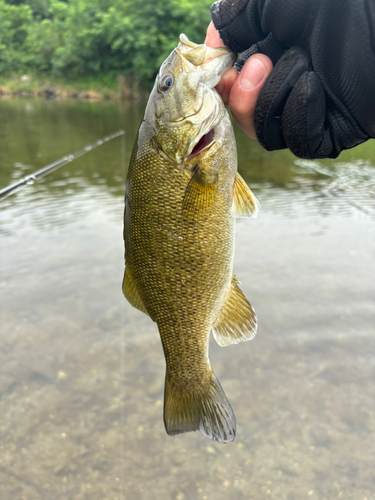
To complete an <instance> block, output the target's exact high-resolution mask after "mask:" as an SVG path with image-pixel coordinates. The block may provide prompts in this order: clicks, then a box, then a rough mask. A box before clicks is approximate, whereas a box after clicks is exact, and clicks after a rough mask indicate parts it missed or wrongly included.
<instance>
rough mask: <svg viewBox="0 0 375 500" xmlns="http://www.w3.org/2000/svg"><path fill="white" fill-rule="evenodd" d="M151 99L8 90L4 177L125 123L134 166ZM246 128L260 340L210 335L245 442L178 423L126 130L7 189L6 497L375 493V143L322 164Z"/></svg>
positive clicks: (250, 253) (252, 293) (244, 277)
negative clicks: (127, 239)
mask: <svg viewBox="0 0 375 500" xmlns="http://www.w3.org/2000/svg"><path fill="white" fill-rule="evenodd" d="M143 105H144V103H133V104H130V103H128V104H126V105H124V106H118V105H117V104H114V103H109V102H102V103H94V104H93V103H75V102H57V101H56V102H53V101H52V102H44V101H37V100H35V101H34V100H30V101H28V100H16V99H12V100H9V101H0V112H1V114H2V118H3V119H2V121H1V123H0V141H1V144H2V147H1V148H0V161H1V164H2V169H1V170H0V186H2V187H3V186H5V185H7V184H8V183H10V182H12V181H13V180H14V179H15V178H17V176H19V177H23V176H24V175H26V174H29V173H32V172H33V171H35V170H37V169H39V168H41V167H43V166H44V165H46V164H48V163H50V162H52V161H54V160H56V159H58V158H60V157H62V156H64V155H66V154H67V153H70V152H73V151H75V150H78V149H80V148H81V147H82V146H84V145H85V144H89V143H91V142H93V141H95V140H97V139H98V138H100V137H103V136H105V135H106V134H108V133H110V132H113V131H115V130H118V129H120V128H123V129H125V131H126V151H125V158H126V159H125V164H126V165H127V164H128V160H129V156H130V152H131V147H132V143H133V141H134V138H135V134H136V132H137V127H138V123H139V122H140V120H141V118H142V113H143ZM236 133H237V138H238V150H239V162H240V171H241V174H242V175H243V177H244V178H245V179H246V180H247V182H249V184H250V185H251V187H252V188H253V190H254V192H255V194H256V195H257V197H258V198H259V200H260V202H261V205H262V210H261V212H260V214H259V217H258V219H257V220H256V221H255V220H252V219H251V220H244V221H242V222H241V223H240V224H239V225H238V230H237V237H236V260H235V273H236V275H237V276H238V277H239V279H240V280H241V282H242V285H241V287H242V289H243V290H244V292H245V293H246V295H247V296H248V298H249V299H250V301H251V302H252V303H253V305H254V307H255V308H256V310H257V314H258V318H259V333H258V336H257V337H256V339H255V340H253V341H252V342H249V343H246V344H242V345H238V346H233V347H228V348H224V349H221V348H219V347H218V346H217V345H215V344H214V343H212V345H211V355H210V357H211V361H212V365H213V368H214V370H215V372H216V374H217V376H218V378H219V379H220V381H221V382H222V384H223V387H224V389H225V391H226V393H227V395H228V397H229V399H230V401H231V402H232V404H233V407H234V410H235V413H236V416H237V419H238V435H237V438H236V440H235V442H234V443H233V444H232V445H227V446H220V445H217V444H215V443H212V442H209V441H207V440H204V439H203V438H202V437H201V436H200V435H198V434H197V433H195V434H190V435H184V436H180V437H176V438H174V439H172V438H169V437H168V436H167V435H166V434H165V431H164V428H163V423H162V398H163V382H164V369H165V367H164V358H163V353H162V348H161V345H160V340H159V337H158V334H157V329H156V326H155V325H154V324H153V323H152V322H151V321H150V319H149V318H147V317H146V316H144V315H142V314H141V313H140V312H139V311H136V310H135V309H133V308H131V306H130V305H129V304H127V303H126V302H125V300H124V299H123V297H122V294H121V279H122V273H123V243H122V212H123V194H124V188H125V177H126V172H125V168H124V161H123V156H122V154H123V153H122V151H121V145H120V141H119V142H118V143H115V142H112V143H109V144H106V145H103V146H102V147H100V148H98V149H97V150H95V151H93V152H89V153H88V154H87V155H85V156H83V157H82V158H79V159H78V160H76V161H74V162H72V163H70V164H68V165H66V166H65V167H63V168H62V169H61V170H59V171H56V172H54V173H53V174H51V175H50V176H48V177H46V178H45V179H43V180H42V181H40V182H38V183H36V184H34V185H33V186H29V187H27V188H25V189H24V190H23V191H21V192H19V193H17V194H15V195H14V196H12V197H10V198H8V199H6V200H5V201H4V202H2V203H0V256H1V265H0V300H1V302H0V304H1V306H0V411H1V415H2V418H1V421H0V498H1V499H2V500H3V499H4V500H8V499H9V500H14V499H15V498H20V499H21V498H27V499H38V500H39V499H46V500H50V499H51V498H54V499H62V500H63V499H64V500H65V499H77V500H82V499H90V500H95V499H98V500H99V499H100V500H103V499H104V498H106V499H108V500H116V499H117V500H120V499H121V500H133V499H134V500H138V499H140V500H149V499H154V498H155V499H156V498H163V499H167V500H169V499H171V500H175V499H177V500H190V499H191V500H195V499H202V500H203V499H204V498H206V499H214V500H224V499H225V500H227V499H228V498H232V499H233V500H240V499H254V500H258V499H263V498H275V499H295V500H300V499H301V498H312V499H314V498H316V499H322V500H323V499H324V500H325V499H330V498H355V499H356V500H357V499H363V498H368V499H370V498H375V496H374V493H375V491H374V474H373V463H374V460H375V446H374V445H373V442H374V433H375V411H374V410H375V409H374V379H375V357H374V354H373V353H374V352H375V335H374V333H375V331H374V330H375V328H374V315H375V307H374V299H375V279H374V278H375V276H374V264H373V263H374V257H375V229H374V210H375V206H374V186H375V168H374V163H373V158H374V152H375V149H374V144H373V143H372V142H368V143H367V144H365V145H363V146H361V147H359V148H356V149H355V150H352V151H348V152H345V153H344V154H343V155H341V156H340V158H339V159H338V160H335V161H320V162H307V163H306V162H302V161H299V160H296V159H295V158H294V157H293V156H292V155H291V154H290V153H288V152H285V151H282V152H274V153H271V154H270V153H267V152H265V151H263V150H262V149H261V148H259V146H257V144H256V143H254V142H253V141H250V140H248V139H247V138H245V137H244V136H243V134H242V133H241V132H239V131H237V132H236ZM14 175H16V177H14ZM19 177H18V178H19Z"/></svg>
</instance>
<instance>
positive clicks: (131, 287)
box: [122, 266, 149, 316]
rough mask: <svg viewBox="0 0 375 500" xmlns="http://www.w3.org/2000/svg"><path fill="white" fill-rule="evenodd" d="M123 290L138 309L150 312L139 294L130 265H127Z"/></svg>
mask: <svg viewBox="0 0 375 500" xmlns="http://www.w3.org/2000/svg"><path fill="white" fill-rule="evenodd" d="M122 291H123V293H124V295H125V297H126V298H127V299H128V301H129V302H130V304H131V305H132V306H133V307H135V308H136V309H139V310H140V311H142V312H144V313H145V314H147V315H148V316H149V314H148V312H147V310H146V308H145V306H144V304H143V301H142V299H141V297H140V296H139V293H138V291H137V288H136V286H135V283H134V280H133V277H132V275H131V273H130V269H129V267H128V266H126V267H125V274H124V280H123V282H122Z"/></svg>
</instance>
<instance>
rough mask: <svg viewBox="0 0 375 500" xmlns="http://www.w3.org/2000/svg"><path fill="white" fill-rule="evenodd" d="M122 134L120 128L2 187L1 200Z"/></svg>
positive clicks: (0, 190)
mask: <svg viewBox="0 0 375 500" xmlns="http://www.w3.org/2000/svg"><path fill="white" fill-rule="evenodd" d="M122 135H125V131H124V130H118V131H117V132H115V133H114V134H111V135H107V136H106V137H103V139H99V140H98V141H96V142H94V143H93V144H89V145H88V146H85V147H84V148H82V149H80V150H79V151H77V152H76V153H72V154H70V155H68V156H64V157H63V158H61V159H60V160H57V161H55V162H53V163H50V164H49V165H47V166H46V167H44V168H41V169H40V170H37V171H36V172H34V173H33V174H30V175H27V176H26V177H23V178H22V179H20V180H19V181H17V182H15V183H14V184H11V185H10V186H8V187H6V188H3V189H0V201H2V200H4V199H5V198H6V197H7V196H9V195H11V194H13V193H15V192H16V191H18V190H20V189H22V188H23V187H25V186H30V185H31V184H34V182H36V181H38V180H39V179H42V178H43V177H44V176H46V175H47V174H50V173H51V172H53V171H54V170H57V169H58V168H60V167H62V166H63V165H65V164H66V163H69V162H70V161H73V160H75V159H76V158H78V157H79V156H82V155H84V154H85V153H88V152H89V151H92V150H93V149H95V148H97V147H99V146H102V145H103V144H105V143H106V142H108V141H111V140H112V139H115V138H116V137H120V136H122Z"/></svg>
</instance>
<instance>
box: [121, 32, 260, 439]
mask: <svg viewBox="0 0 375 500" xmlns="http://www.w3.org/2000/svg"><path fill="white" fill-rule="evenodd" d="M202 47H203V48H204V49H203V50H204V51H205V53H204V56H205V57H203V59H202V58H201V61H200V62H201V64H199V65H196V64H193V63H194V54H193V56H192V55H191V52H193V51H194V50H195V51H196V52H197V51H199V50H201V48H202ZM184 51H185V54H186V56H190V60H188V62H187V63H186V61H185V59H184ZM198 55H199V57H201V55H200V54H198ZM213 55H214V57H213ZM211 58H212V59H211ZM215 58H216V59H217V62H216V65H215V64H212V61H213V60H214V59H215ZM223 60H224V64H223ZM232 62H233V55H232V54H231V53H230V52H229V51H228V50H226V49H224V50H223V49H221V50H219V49H208V48H206V47H205V46H204V45H203V46H202V45H196V44H192V42H190V41H188V40H187V39H186V37H184V36H183V35H182V36H181V38H180V44H179V47H178V48H177V49H176V50H175V51H174V52H172V54H171V55H170V57H169V58H168V59H167V60H166V62H165V63H164V64H163V65H162V67H161V70H160V72H159V75H158V77H157V80H156V83H155V87H154V89H153V91H152V93H151V96H150V99H149V102H148V105H147V108H146V112H145V118H144V121H143V122H142V124H141V127H140V130H139V134H138V137H137V140H136V143H135V146H134V149H133V154H132V158H131V162H130V167H129V172H128V178H127V184H126V196H125V230H124V235H125V262H126V270H125V277H124V284H123V288H124V293H125V296H126V297H127V298H128V300H129V301H130V302H131V303H132V304H133V305H134V306H135V307H138V309H140V310H142V311H143V312H145V313H147V314H148V315H149V316H150V317H151V319H152V320H153V321H155V322H156V323H157V325H158V328H159V333H160V337H161V341H162V345H163V350H164V355H165V359H166V382H165V401H164V421H165V426H166V430H167V432H168V433H169V434H171V435H174V434H178V433H181V432H185V431H191V430H198V429H199V430H200V432H201V433H202V434H203V435H204V436H205V437H209V438H211V439H214V440H216V441H219V442H229V441H231V440H233V439H234V436H235V417H234V414H233V411H232V408H231V406H230V404H229V402H228V400H227V398H226V396H225V394H224V392H223V390H222V388H221V386H220V384H219V382H218V381H217V379H216V377H215V376H214V374H213V372H212V370H211V366H210V362H209V358H208V345H209V336H210V331H211V330H212V329H214V331H215V321H217V320H218V318H224V319H220V321H219V324H217V325H216V327H217V334H215V338H216V339H217V340H218V342H219V343H220V344H221V345H226V344H229V343H237V342H238V341H239V340H247V339H248V338H251V337H252V336H253V335H254V334H255V328H256V320H255V314H254V311H253V309H252V307H251V305H250V304H249V303H248V302H247V300H246V299H245V297H244V296H243V294H242V292H241V291H240V290H239V289H238V287H237V284H236V282H235V281H234V280H233V279H232V268H233V255H234V232H235V215H234V214H235V210H236V206H237V208H238V206H239V203H236V196H237V198H238V200H240V201H241V203H242V205H243V206H246V207H247V209H246V210H248V211H249V213H248V214H245V215H249V214H250V213H251V214H254V213H255V212H256V210H257V202H256V200H255V198H254V197H253V195H252V194H251V192H250V190H249V189H248V188H247V187H246V185H245V184H244V183H243V181H242V184H241V181H240V180H238V174H237V156H236V148H235V138H234V134H233V129H232V126H231V123H230V119H229V116H228V114H227V113H226V110H225V107H224V105H223V104H222V102H221V101H220V98H219V97H218V94H216V91H214V90H213V89H212V87H213V86H214V85H215V84H216V83H217V81H218V78H220V75H221V74H222V73H223V72H224V71H225V69H227V68H228V67H229V65H230V64H231V63H232ZM205 64H211V69H207V68H206V69H205ZM212 67H213V69H212ZM197 68H198V85H197V82H196V80H197V78H196V77H195V78H193V79H190V80H192V81H189V75H191V74H192V72H193V71H195V70H196V69H197ZM215 70H216V73H215ZM210 72H211V73H212V72H214V73H215V75H216V83H215V78H214V79H213V77H212V75H211V73H210ZM165 75H167V76H165ZM168 75H169V76H168ZM186 75H187V78H186ZM194 76H195V75H194ZM207 76H208V77H209V78H211V80H213V81H212V82H210V85H211V86H207V85H206V83H205V78H206V77H207ZM184 77H185V79H184ZM166 78H169V79H170V80H171V81H172V84H171V86H173V85H174V86H175V89H169V87H168V86H165V87H167V88H165V87H163V86H162V84H163V82H164V81H165V80H166ZM179 79H182V80H181V87H179V81H180V80H179ZM160 82H162V83H160ZM167 83H168V82H167ZM179 89H180V90H181V92H178V90H179ZM197 89H198V90H197ZM207 92H209V94H207ZM206 94H207V95H206ZM182 96H183V97H182ZM168 98H169V101H168ZM197 99H198V101H199V102H196V101H197ZM205 100H206V101H208V108H207V105H206V106H205ZM206 104H207V103H206ZM202 111H204V113H203V114H202ZM213 111H214V113H215V116H211V115H212V112H213ZM194 120H195V121H196V122H194ZM202 124H203V125H202ZM178 127H180V128H179V129H178ZM168 130H169V132H170V133H169V134H167V132H166V131H168ZM205 141H206V142H207V144H206V143H205ZM181 145H182V146H181ZM223 160H224V161H223ZM237 185H238V186H240V187H241V188H242V191H241V189H240V188H239V189H236V186H237ZM246 189H247V191H246ZM241 193H242V194H241ZM244 193H245V194H244ZM238 200H237V201H238ZM249 207H250V208H249ZM246 210H245V211H246ZM237 215H238V214H237ZM240 215H241V214H240ZM242 215H243V214H242ZM236 294H238V301H235V303H236V304H237V306H236V308H237V312H236V311H235V310H233V311H231V310H229V311H228V312H226V304H231V302H230V299H231V297H232V299H233V296H235V298H237V295H236ZM232 302H233V300H232ZM238 311H240V312H238ZM241 311H242V312H241ZM233 318H234V320H233ZM233 321H237V322H238V324H237V325H232V324H231V322H232V323H233ZM220 332H221V333H220Z"/></svg>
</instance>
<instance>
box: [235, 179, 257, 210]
mask: <svg viewBox="0 0 375 500" xmlns="http://www.w3.org/2000/svg"><path fill="white" fill-rule="evenodd" d="M259 209H260V205H259V202H258V200H257V199H256V198H255V196H254V195H253V193H252V192H251V189H250V188H249V186H248V185H247V184H246V182H245V181H244V180H243V179H242V177H241V176H240V174H239V173H238V172H237V174H236V177H235V179H234V186H233V214H234V216H235V217H254V218H256V217H257V215H258V212H259Z"/></svg>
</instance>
